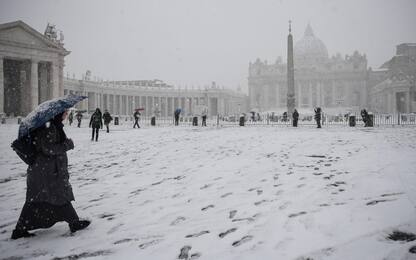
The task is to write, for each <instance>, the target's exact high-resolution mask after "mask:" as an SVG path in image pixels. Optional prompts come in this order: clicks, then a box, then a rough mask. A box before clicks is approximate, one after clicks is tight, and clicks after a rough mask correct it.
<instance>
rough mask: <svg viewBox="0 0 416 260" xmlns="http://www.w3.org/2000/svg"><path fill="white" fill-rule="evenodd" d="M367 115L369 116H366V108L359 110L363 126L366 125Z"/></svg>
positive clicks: (367, 121)
mask: <svg viewBox="0 0 416 260" xmlns="http://www.w3.org/2000/svg"><path fill="white" fill-rule="evenodd" d="M368 117H369V116H368V112H367V110H365V109H362V110H361V118H362V119H363V122H364V127H368V123H369V120H368Z"/></svg>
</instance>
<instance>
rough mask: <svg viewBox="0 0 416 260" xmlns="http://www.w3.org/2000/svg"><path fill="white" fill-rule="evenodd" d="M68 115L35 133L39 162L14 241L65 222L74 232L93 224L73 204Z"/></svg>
mask: <svg viewBox="0 0 416 260" xmlns="http://www.w3.org/2000/svg"><path fill="white" fill-rule="evenodd" d="M66 116H67V111H65V112H63V113H60V114H58V115H56V116H55V117H54V118H53V119H51V120H50V121H49V122H47V123H46V124H45V125H43V126H42V127H40V128H37V129H36V130H34V131H33V132H32V138H33V140H34V142H33V144H34V146H35V151H36V156H35V157H34V158H35V161H34V162H33V163H31V164H30V165H29V167H28V169H27V175H26V176H27V177H26V178H27V180H26V183H27V190H26V201H25V204H24V205H23V208H22V211H21V213H20V217H19V220H18V221H17V224H16V227H15V229H14V230H13V233H12V236H11V238H12V239H18V238H21V237H32V236H35V234H33V233H29V232H28V231H30V230H35V229H39V228H50V227H52V226H53V225H54V224H55V223H57V222H60V221H65V222H67V223H68V224H69V229H70V231H71V232H76V231H78V230H81V229H84V228H86V227H87V226H88V225H89V224H90V221H88V220H80V219H79V217H78V215H77V213H76V211H75V209H74V208H73V206H72V204H71V201H73V200H74V194H73V192H72V187H71V184H70V183H69V173H68V157H67V154H66V153H67V151H69V150H72V149H74V143H73V142H72V140H71V139H68V138H67V136H66V134H65V132H64V130H63V127H64V125H63V123H62V121H63V120H65V117H66Z"/></svg>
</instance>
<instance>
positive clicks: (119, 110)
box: [118, 95, 123, 115]
mask: <svg viewBox="0 0 416 260" xmlns="http://www.w3.org/2000/svg"><path fill="white" fill-rule="evenodd" d="M118 114H119V115H122V114H123V95H118Z"/></svg>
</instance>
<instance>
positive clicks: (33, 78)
mask: <svg viewBox="0 0 416 260" xmlns="http://www.w3.org/2000/svg"><path fill="white" fill-rule="evenodd" d="M38 63H39V62H38V61H37V60H32V64H31V67H30V68H31V69H30V101H31V102H30V105H31V109H32V110H33V109H35V108H36V107H37V106H38V102H39V84H38Z"/></svg>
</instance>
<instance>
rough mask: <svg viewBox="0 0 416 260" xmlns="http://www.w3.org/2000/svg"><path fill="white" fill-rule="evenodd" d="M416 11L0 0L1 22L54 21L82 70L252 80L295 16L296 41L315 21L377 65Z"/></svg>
mask: <svg viewBox="0 0 416 260" xmlns="http://www.w3.org/2000/svg"><path fill="white" fill-rule="evenodd" d="M415 11H416V0H293V1H288V0H137V1H128V0H117V1H116V0H114V1H104V0H70V1H64V0H49V1H48V0H37V1H32V0H26V1H23V0H10V1H4V0H0V23H5V22H11V21H15V20H23V21H24V22H26V23H27V24H29V25H30V26H32V27H33V28H35V29H36V30H38V31H40V32H42V33H43V31H44V29H45V27H46V24H47V22H51V23H53V24H55V25H56V26H57V28H58V29H60V30H62V31H63V32H64V35H65V47H66V48H67V49H68V50H70V51H71V54H70V55H68V56H67V58H66V67H65V73H66V72H69V73H70V74H71V75H72V73H75V74H76V76H77V77H78V78H79V77H81V74H82V73H85V71H86V70H87V69H89V70H91V71H92V73H93V75H95V76H98V77H101V78H103V79H109V80H133V79H155V78H157V79H161V80H164V81H166V82H167V83H171V84H175V85H181V86H188V87H191V86H204V85H209V84H211V82H212V81H215V82H217V84H219V85H221V86H225V87H228V88H236V87H237V86H238V85H240V86H241V87H242V88H243V89H246V88H247V76H248V64H249V62H250V61H254V60H255V59H256V58H257V57H259V58H260V59H262V60H266V59H267V60H268V61H269V63H271V62H274V61H275V60H276V58H277V57H278V56H282V58H283V60H285V59H286V48H287V47H286V37H287V33H288V20H289V19H291V20H293V35H294V41H295V42H296V41H297V40H299V39H300V38H301V37H302V36H303V33H304V30H305V27H306V25H307V23H308V22H310V24H311V26H312V28H313V30H314V32H315V35H316V36H317V37H318V38H320V39H321V40H322V41H323V42H324V43H325V44H326V46H327V48H328V52H329V54H330V55H331V56H332V55H334V54H336V53H337V52H339V53H341V55H343V56H344V55H346V54H352V52H353V51H354V50H358V51H359V52H361V53H365V54H366V55H367V59H368V64H369V66H372V67H379V66H380V65H381V64H382V63H383V62H384V61H386V60H388V59H389V58H391V57H392V56H393V55H394V53H395V46H396V45H397V44H399V43H403V42H416V29H415V25H416V12H415Z"/></svg>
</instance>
